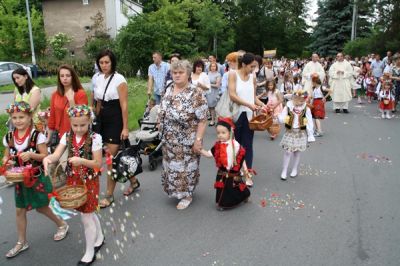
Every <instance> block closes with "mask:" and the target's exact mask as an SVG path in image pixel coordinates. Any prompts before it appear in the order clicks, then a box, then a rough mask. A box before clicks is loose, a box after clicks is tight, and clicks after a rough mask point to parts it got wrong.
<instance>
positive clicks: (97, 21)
mask: <svg viewBox="0 0 400 266" xmlns="http://www.w3.org/2000/svg"><path fill="white" fill-rule="evenodd" d="M90 19H91V20H92V21H93V24H92V25H91V31H92V32H93V34H92V35H90V36H89V37H88V38H87V39H86V41H85V46H84V47H83V50H84V52H85V54H86V56H87V57H88V58H91V59H94V58H95V57H96V56H97V54H98V53H99V51H101V50H104V49H106V48H107V49H111V50H113V48H114V45H115V43H114V40H113V39H111V38H110V35H109V34H108V33H107V28H106V26H105V19H104V16H103V15H102V13H100V12H98V13H97V14H96V15H95V16H93V17H91V18H90Z"/></svg>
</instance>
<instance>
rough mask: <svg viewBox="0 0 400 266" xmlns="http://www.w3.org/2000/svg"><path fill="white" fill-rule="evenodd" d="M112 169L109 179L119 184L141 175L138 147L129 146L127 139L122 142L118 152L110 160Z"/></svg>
mask: <svg viewBox="0 0 400 266" xmlns="http://www.w3.org/2000/svg"><path fill="white" fill-rule="evenodd" d="M112 167H113V169H112V174H111V178H112V179H113V180H114V181H117V182H120V183H125V182H126V181H128V180H129V179H130V178H131V177H133V176H137V175H138V174H140V173H142V172H143V168H142V159H141V158H140V154H139V147H138V145H131V144H130V142H129V140H128V139H126V140H124V141H122V144H121V147H120V150H119V151H118V153H117V155H115V156H114V157H113V159H112Z"/></svg>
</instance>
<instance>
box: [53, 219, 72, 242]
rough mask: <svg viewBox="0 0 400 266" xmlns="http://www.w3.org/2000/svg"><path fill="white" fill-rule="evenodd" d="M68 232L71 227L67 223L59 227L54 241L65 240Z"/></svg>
mask: <svg viewBox="0 0 400 266" xmlns="http://www.w3.org/2000/svg"><path fill="white" fill-rule="evenodd" d="M68 230H69V225H68V224H67V223H65V224H64V225H62V226H60V227H58V228H57V232H56V233H55V234H54V238H53V239H54V241H60V240H63V239H64V238H65V237H66V236H67V233H68Z"/></svg>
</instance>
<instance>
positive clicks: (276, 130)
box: [268, 123, 281, 136]
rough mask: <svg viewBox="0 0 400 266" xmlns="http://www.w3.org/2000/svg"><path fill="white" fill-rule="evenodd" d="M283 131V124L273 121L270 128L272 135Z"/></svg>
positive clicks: (269, 131)
mask: <svg viewBox="0 0 400 266" xmlns="http://www.w3.org/2000/svg"><path fill="white" fill-rule="evenodd" d="M280 131H281V126H280V125H279V124H278V123H273V124H272V125H271V126H270V127H269V128H268V133H269V134H270V135H272V136H273V135H278V134H279V132H280Z"/></svg>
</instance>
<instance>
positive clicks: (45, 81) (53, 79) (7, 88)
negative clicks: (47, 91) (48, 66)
mask: <svg viewBox="0 0 400 266" xmlns="http://www.w3.org/2000/svg"><path fill="white" fill-rule="evenodd" d="M79 79H80V81H81V82H82V83H88V82H90V80H91V78H90V77H80V78H79ZM33 81H34V82H35V84H36V86H38V87H39V88H46V87H51V86H56V85H57V76H49V77H40V78H37V79H34V80H33ZM14 88H15V86H14V84H8V85H2V86H0V92H13V91H14Z"/></svg>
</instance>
